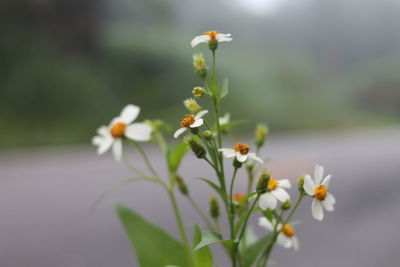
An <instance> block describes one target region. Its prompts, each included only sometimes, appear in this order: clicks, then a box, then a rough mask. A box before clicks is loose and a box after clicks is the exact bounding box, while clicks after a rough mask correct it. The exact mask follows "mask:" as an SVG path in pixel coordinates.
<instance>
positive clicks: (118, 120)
mask: <svg viewBox="0 0 400 267" xmlns="http://www.w3.org/2000/svg"><path fill="white" fill-rule="evenodd" d="M118 122H122V123H124V122H123V121H122V118H121V117H115V118H114V119H112V120H111V122H110V124H109V125H108V130H109V131H110V130H111V128H112V127H113V126H114V125H115V124H116V123H118Z"/></svg>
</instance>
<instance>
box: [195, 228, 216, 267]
mask: <svg viewBox="0 0 400 267" xmlns="http://www.w3.org/2000/svg"><path fill="white" fill-rule="evenodd" d="M200 241H201V229H200V226H199V225H198V224H195V226H194V236H193V247H196V246H197V245H198V244H199V243H200ZM194 260H195V264H196V267H213V257H212V253H211V250H210V248H209V247H207V246H205V247H202V248H200V249H198V250H196V251H195V252H194Z"/></svg>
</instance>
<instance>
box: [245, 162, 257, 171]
mask: <svg viewBox="0 0 400 267" xmlns="http://www.w3.org/2000/svg"><path fill="white" fill-rule="evenodd" d="M254 166H255V165H254V163H251V162H249V163H247V164H246V169H247V170H248V171H250V172H251V171H252V170H253V169H254Z"/></svg>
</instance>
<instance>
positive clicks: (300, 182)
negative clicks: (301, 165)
mask: <svg viewBox="0 0 400 267" xmlns="http://www.w3.org/2000/svg"><path fill="white" fill-rule="evenodd" d="M305 176H306V175H305V174H303V175H302V176H300V178H299V179H298V180H297V189H298V190H299V192H300V193H301V194H305V191H304V188H303V186H304V177H305Z"/></svg>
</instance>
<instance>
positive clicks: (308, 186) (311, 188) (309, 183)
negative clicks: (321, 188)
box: [303, 174, 315, 196]
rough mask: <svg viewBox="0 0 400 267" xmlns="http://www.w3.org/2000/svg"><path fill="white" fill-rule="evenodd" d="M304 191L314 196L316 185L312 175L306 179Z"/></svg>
mask: <svg viewBox="0 0 400 267" xmlns="http://www.w3.org/2000/svg"><path fill="white" fill-rule="evenodd" d="M303 189H304V191H306V193H307V194H308V195H310V196H313V195H314V189H315V184H314V181H313V180H312V179H311V177H310V175H308V174H307V175H306V176H305V177H304V185H303Z"/></svg>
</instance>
